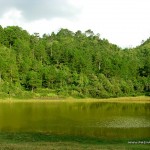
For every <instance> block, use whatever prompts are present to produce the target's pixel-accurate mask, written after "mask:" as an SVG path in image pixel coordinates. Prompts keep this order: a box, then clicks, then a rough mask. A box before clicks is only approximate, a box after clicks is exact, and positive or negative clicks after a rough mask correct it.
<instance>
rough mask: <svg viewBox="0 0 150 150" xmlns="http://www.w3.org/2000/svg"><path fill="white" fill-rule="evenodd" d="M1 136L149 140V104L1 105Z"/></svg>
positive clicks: (69, 103) (23, 103)
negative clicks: (39, 134) (29, 134)
mask: <svg viewBox="0 0 150 150" xmlns="http://www.w3.org/2000/svg"><path fill="white" fill-rule="evenodd" d="M0 132H42V133H46V134H47V133H48V134H56V135H71V136H83V137H97V138H150V104H149V103H147V104H137V103H105V102H87V103H86V102H36V101H35V102H33V103H32V102H16V103H14V102H12V103H0Z"/></svg>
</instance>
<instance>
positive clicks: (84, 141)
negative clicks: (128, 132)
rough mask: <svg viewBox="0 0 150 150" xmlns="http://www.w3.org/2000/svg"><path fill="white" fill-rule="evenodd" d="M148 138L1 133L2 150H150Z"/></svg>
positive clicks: (0, 144) (0, 149) (0, 147)
mask: <svg viewBox="0 0 150 150" xmlns="http://www.w3.org/2000/svg"><path fill="white" fill-rule="evenodd" d="M139 140H140V141H148V139H142V140H141V139H113V140H111V139H98V138H89V137H72V136H64V135H50V134H46V133H45V134H44V133H0V150H85V149H87V150H101V149H102V150H107V149H108V150H148V149H149V148H150V144H145V145H144V144H128V141H139Z"/></svg>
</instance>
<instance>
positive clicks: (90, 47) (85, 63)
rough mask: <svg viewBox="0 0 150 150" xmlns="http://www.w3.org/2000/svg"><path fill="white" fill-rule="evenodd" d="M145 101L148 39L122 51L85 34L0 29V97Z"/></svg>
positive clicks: (149, 89)
mask: <svg viewBox="0 0 150 150" xmlns="http://www.w3.org/2000/svg"><path fill="white" fill-rule="evenodd" d="M137 95H150V39H148V40H146V41H145V42H143V43H142V44H141V45H140V46H138V47H136V48H126V49H122V48H120V47H118V46H117V45H114V44H111V43H110V42H109V41H108V40H106V39H101V37H100V35H99V34H96V35H95V34H94V33H93V31H91V30H87V31H86V32H85V33H82V32H81V31H77V32H75V33H74V32H72V31H70V30H68V29H60V30H59V31H58V33H54V32H53V33H51V34H50V35H49V34H44V35H43V36H42V37H39V34H38V33H35V34H33V35H30V34H29V33H28V32H27V31H25V30H23V29H22V28H20V27H18V26H8V27H6V28H3V27H2V26H0V97H2V98H8V97H15V98H31V97H46V98H47V97H57V96H58V97H69V96H72V97H80V98H84V97H89V98H90V97H92V98H109V97H121V96H137Z"/></svg>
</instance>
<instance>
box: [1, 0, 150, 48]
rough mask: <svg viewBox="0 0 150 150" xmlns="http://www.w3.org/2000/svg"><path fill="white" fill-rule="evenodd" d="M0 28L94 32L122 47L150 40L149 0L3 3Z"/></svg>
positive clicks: (12, 0)
mask: <svg viewBox="0 0 150 150" xmlns="http://www.w3.org/2000/svg"><path fill="white" fill-rule="evenodd" d="M0 25H2V26H3V27H6V26H11V25H17V26H20V27H22V28H23V29H25V30H27V31H28V32H29V33H30V34H33V33H34V32H38V33H40V35H43V34H44V33H46V34H50V33H51V32H53V31H54V32H56V33H57V32H58V31H59V30H60V29H61V28H67V29H69V30H71V31H73V32H76V31H77V30H81V31H82V32H85V31H86V30H88V29H91V30H92V31H93V32H94V33H95V34H97V33H99V34H100V38H105V39H108V40H109V41H110V42H111V43H114V44H117V45H118V46H120V47H122V48H126V47H135V46H138V45H140V44H141V42H142V40H146V39H147V38H149V37H150V0H0Z"/></svg>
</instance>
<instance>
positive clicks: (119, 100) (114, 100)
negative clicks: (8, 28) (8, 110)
mask: <svg viewBox="0 0 150 150" xmlns="http://www.w3.org/2000/svg"><path fill="white" fill-rule="evenodd" d="M8 102H28V103H29V102H40V103H43V102H49V103H53V102H58V103H59V102H73V103H74V102H85V103H90V102H92V103H93V102H109V103H150V97H148V96H138V97H118V98H108V99H96V98H83V99H79V98H73V97H68V98H60V99H59V98H31V99H16V98H7V99H0V103H8Z"/></svg>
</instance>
